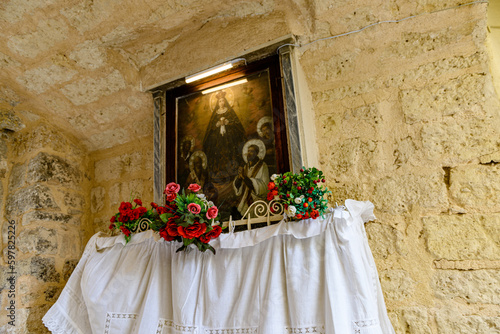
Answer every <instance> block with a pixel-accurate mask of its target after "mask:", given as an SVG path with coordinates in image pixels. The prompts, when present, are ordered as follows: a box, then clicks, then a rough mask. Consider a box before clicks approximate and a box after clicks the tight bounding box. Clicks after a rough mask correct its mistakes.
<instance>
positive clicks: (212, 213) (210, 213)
mask: <svg viewBox="0 0 500 334" xmlns="http://www.w3.org/2000/svg"><path fill="white" fill-rule="evenodd" d="M218 213H219V210H218V209H217V207H216V206H215V205H214V206H212V207H210V208H208V210H207V218H208V219H214V218H216V217H217V214H218Z"/></svg>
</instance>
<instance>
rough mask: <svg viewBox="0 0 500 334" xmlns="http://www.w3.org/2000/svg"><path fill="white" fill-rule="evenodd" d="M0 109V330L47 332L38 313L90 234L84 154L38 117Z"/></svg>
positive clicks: (50, 301)
mask: <svg viewBox="0 0 500 334" xmlns="http://www.w3.org/2000/svg"><path fill="white" fill-rule="evenodd" d="M2 107H5V106H2ZM0 113H1V117H2V124H1V126H2V129H1V131H2V132H1V134H0V135H1V137H0V166H1V167H0V213H1V217H2V221H1V227H2V240H1V245H2V246H1V249H2V253H3V257H2V260H1V266H0V289H1V295H0V298H1V300H0V304H1V311H0V332H2V333H47V332H48V331H47V330H46V329H45V327H44V326H43V324H42V322H41V318H42V316H43V315H44V314H45V312H46V311H47V310H48V308H49V307H50V306H51V305H52V304H53V303H54V302H55V301H56V300H57V297H58V295H59V293H60V291H61V290H62V288H63V287H64V285H65V283H66V281H67V280H68V278H69V276H70V274H71V272H72V271H73V269H74V267H75V265H76V264H77V263H78V260H79V258H80V256H81V254H82V251H83V247H84V245H85V243H86V242H87V240H88V238H89V237H90V233H88V227H87V221H88V217H87V207H88V204H89V203H88V202H89V201H88V195H87V194H88V188H89V176H88V174H87V173H86V171H87V169H88V160H87V158H86V154H85V151H84V150H82V148H81V147H80V146H79V145H78V144H75V142H74V141H73V140H72V139H71V138H70V137H69V136H67V135H65V134H63V133H61V132H60V131H58V130H56V129H54V128H52V127H51V126H49V125H48V124H47V123H46V122H44V121H43V120H42V119H40V118H39V117H36V116H34V115H33V114H30V113H27V112H23V111H21V112H14V111H13V110H12V109H10V110H9V109H4V110H0ZM9 308H10V309H9ZM14 308H15V310H14ZM8 315H13V317H12V318H8ZM11 321H14V322H13V323H11V324H9V323H8V322H11ZM12 324H15V327H13V326H12Z"/></svg>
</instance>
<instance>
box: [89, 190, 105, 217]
mask: <svg viewBox="0 0 500 334" xmlns="http://www.w3.org/2000/svg"><path fill="white" fill-rule="evenodd" d="M105 195H106V191H105V190H104V188H103V187H96V188H93V189H92V190H91V191H90V209H91V210H92V213H96V212H99V211H101V209H102V208H103V207H104V197H105Z"/></svg>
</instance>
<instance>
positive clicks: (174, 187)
mask: <svg viewBox="0 0 500 334" xmlns="http://www.w3.org/2000/svg"><path fill="white" fill-rule="evenodd" d="M179 190H181V186H180V185H178V184H177V183H175V182H170V183H169V184H167V186H166V187H165V190H164V191H163V193H164V194H168V193H178V192H179Z"/></svg>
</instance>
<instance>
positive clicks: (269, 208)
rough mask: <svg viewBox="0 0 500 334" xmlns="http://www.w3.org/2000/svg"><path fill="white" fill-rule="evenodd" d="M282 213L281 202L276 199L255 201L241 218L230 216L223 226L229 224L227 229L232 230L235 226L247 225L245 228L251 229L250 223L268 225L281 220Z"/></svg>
mask: <svg viewBox="0 0 500 334" xmlns="http://www.w3.org/2000/svg"><path fill="white" fill-rule="evenodd" d="M283 213H284V207H283V204H282V203H280V202H278V201H276V200H272V201H271V202H265V201H255V202H253V203H252V205H250V206H249V207H248V209H247V211H246V212H245V214H244V215H243V218H242V219H240V220H233V217H232V216H231V217H229V222H224V226H228V225H229V229H230V230H231V231H233V230H234V227H235V226H239V225H247V228H248V229H249V230H251V229H252V224H258V223H267V225H268V226H269V225H271V222H275V221H280V220H282V219H283Z"/></svg>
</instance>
